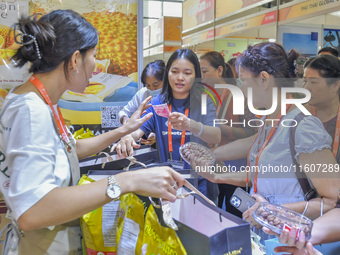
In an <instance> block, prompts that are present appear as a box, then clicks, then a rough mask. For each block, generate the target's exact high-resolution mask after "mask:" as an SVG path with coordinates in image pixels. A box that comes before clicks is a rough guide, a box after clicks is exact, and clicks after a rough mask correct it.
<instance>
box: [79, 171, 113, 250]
mask: <svg viewBox="0 0 340 255" xmlns="http://www.w3.org/2000/svg"><path fill="white" fill-rule="evenodd" d="M91 182H94V180H92V179H91V178H89V177H88V176H86V175H83V176H82V177H81V179H80V181H79V183H78V185H83V184H88V183H91ZM119 209H120V201H112V202H110V203H108V204H106V205H104V206H102V207H100V208H98V209H96V210H94V211H92V212H89V213H87V214H84V215H83V216H82V217H81V218H80V227H81V231H82V234H83V240H84V244H85V247H86V252H87V255H97V254H101V255H116V254H117V243H116V239H117V238H116V233H117V223H118V217H119Z"/></svg>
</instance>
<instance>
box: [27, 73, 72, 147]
mask: <svg viewBox="0 0 340 255" xmlns="http://www.w3.org/2000/svg"><path fill="white" fill-rule="evenodd" d="M29 80H30V82H31V83H32V84H33V85H34V86H35V87H36V88H37V89H38V90H39V92H40V94H41V95H42V97H43V98H44V100H45V101H46V103H47V104H48V106H49V107H50V108H51V110H52V115H53V118H54V121H55V122H56V123H57V126H58V130H57V131H58V133H59V135H60V137H61V140H62V141H63V142H64V143H65V144H68V143H69V142H70V140H69V137H68V134H67V131H66V130H67V129H66V125H65V122H64V118H63V116H62V115H61V112H60V109H59V106H57V110H58V114H57V113H56V112H55V109H54V107H53V104H52V101H51V98H50V97H49V95H48V93H47V91H46V89H45V87H44V85H43V84H42V83H41V81H39V80H38V79H37V78H36V77H35V76H33V75H32V76H31V77H30V79H29ZM70 148H71V147H68V150H69V151H70Z"/></svg>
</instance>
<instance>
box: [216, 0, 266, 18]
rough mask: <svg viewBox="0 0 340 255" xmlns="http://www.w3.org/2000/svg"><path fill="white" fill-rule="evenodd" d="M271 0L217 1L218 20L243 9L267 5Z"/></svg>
mask: <svg viewBox="0 0 340 255" xmlns="http://www.w3.org/2000/svg"><path fill="white" fill-rule="evenodd" d="M270 1H271V0H216V18H221V17H223V16H226V15H228V14H231V13H233V12H236V11H239V10H240V11H242V9H243V8H246V7H250V6H251V5H255V4H258V3H261V4H265V3H268V2H270Z"/></svg>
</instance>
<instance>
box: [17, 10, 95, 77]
mask: <svg viewBox="0 0 340 255" xmlns="http://www.w3.org/2000/svg"><path fill="white" fill-rule="evenodd" d="M13 32H14V36H15V41H16V42H17V43H18V44H21V47H20V48H19V49H18V51H17V52H16V54H15V55H14V56H13V57H12V59H13V60H14V63H15V64H16V65H17V66H18V67H22V66H23V65H25V64H26V63H27V62H31V67H30V69H29V71H30V72H33V73H44V72H49V71H52V70H54V69H56V68H57V67H58V66H59V65H60V64H61V63H63V62H64V71H65V76H66V77H68V62H69V61H70V59H71V57H72V55H73V53H74V52H75V51H77V50H79V51H80V53H81V55H82V56H85V55H86V53H87V51H88V50H90V49H93V48H94V47H96V45H97V43H98V32H97V30H96V29H95V28H94V27H93V26H92V25H91V24H90V23H89V22H88V21H87V20H86V19H85V18H83V17H82V16H81V15H80V14H78V13H76V12H74V11H72V10H55V11H52V12H50V13H48V14H46V15H43V16H42V17H41V18H40V19H37V17H36V16H30V17H25V16H22V17H21V18H20V19H19V20H18V23H16V24H14V25H13Z"/></svg>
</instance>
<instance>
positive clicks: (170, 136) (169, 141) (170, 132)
mask: <svg viewBox="0 0 340 255" xmlns="http://www.w3.org/2000/svg"><path fill="white" fill-rule="evenodd" d="M171 108H172V107H171V104H170V105H169V111H170V112H171V111H172V110H171ZM184 114H185V116H187V117H188V116H189V108H187V109H185V112H184ZM184 143H185V130H182V135H181V146H182V145H183V144H184ZM168 145H169V155H170V160H172V153H173V151H174V150H173V147H172V130H171V125H170V123H168ZM181 160H182V159H181Z"/></svg>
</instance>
